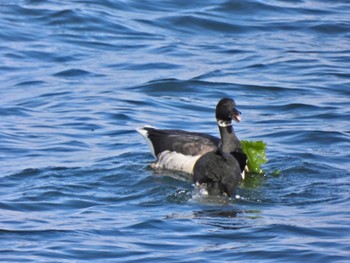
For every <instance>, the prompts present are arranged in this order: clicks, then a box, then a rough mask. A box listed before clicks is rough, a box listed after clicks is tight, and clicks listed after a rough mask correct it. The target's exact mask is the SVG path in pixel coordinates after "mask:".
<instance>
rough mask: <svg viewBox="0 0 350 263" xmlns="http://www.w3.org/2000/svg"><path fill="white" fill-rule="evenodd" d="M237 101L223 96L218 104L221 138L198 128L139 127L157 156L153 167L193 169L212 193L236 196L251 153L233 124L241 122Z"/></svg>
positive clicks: (198, 182) (217, 118)
mask: <svg viewBox="0 0 350 263" xmlns="http://www.w3.org/2000/svg"><path fill="white" fill-rule="evenodd" d="M240 115H241V112H239V111H238V110H237V109H236V103H235V102H234V100H232V99H229V98H223V99H221V100H220V101H219V103H218V104H217V106H216V120H217V124H218V127H219V131H220V137H221V139H219V138H217V137H214V136H211V135H208V134H204V133H197V132H188V131H182V130H161V129H155V128H153V127H149V126H145V127H143V128H139V129H137V131H138V132H139V133H140V134H141V135H142V136H143V137H144V138H145V140H146V142H147V144H148V146H149V148H150V150H151V152H152V154H153V156H154V157H155V158H156V159H157V160H156V162H155V163H153V164H152V167H153V168H165V169H170V170H177V171H182V172H186V173H189V174H191V175H192V176H193V182H194V183H196V184H200V185H202V184H204V185H205V186H206V190H207V192H208V194H210V195H228V196H232V195H233V194H234V193H235V189H236V187H237V185H238V183H239V182H240V180H241V179H244V169H245V166H246V163H247V156H246V155H245V154H244V153H243V151H242V146H241V142H240V141H239V139H238V138H237V137H236V135H235V133H234V130H233V128H232V120H234V121H236V122H240V120H241V117H240Z"/></svg>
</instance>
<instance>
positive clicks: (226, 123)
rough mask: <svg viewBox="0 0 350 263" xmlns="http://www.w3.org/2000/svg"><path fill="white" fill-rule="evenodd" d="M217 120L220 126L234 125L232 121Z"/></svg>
mask: <svg viewBox="0 0 350 263" xmlns="http://www.w3.org/2000/svg"><path fill="white" fill-rule="evenodd" d="M216 121H217V123H218V125H219V126H220V127H227V126H232V122H231V121H222V120H216Z"/></svg>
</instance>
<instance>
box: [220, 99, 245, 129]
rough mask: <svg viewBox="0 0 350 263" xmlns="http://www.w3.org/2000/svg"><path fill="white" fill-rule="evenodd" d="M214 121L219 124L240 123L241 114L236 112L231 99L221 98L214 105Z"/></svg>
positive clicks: (234, 104)
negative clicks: (219, 122)
mask: <svg viewBox="0 0 350 263" xmlns="http://www.w3.org/2000/svg"><path fill="white" fill-rule="evenodd" d="M215 115H216V119H217V120H218V121H221V122H225V123H231V122H232V120H234V121H235V122H240V121H241V112H240V111H239V110H237V108H236V103H235V101H234V100H233V99H229V98H223V99H221V100H220V101H219V102H218V104H217V105H216V111H215Z"/></svg>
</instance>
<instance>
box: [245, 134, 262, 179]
mask: <svg viewBox="0 0 350 263" xmlns="http://www.w3.org/2000/svg"><path fill="white" fill-rule="evenodd" d="M241 143H242V150H243V152H244V153H245V154H246V155H247V157H248V162H247V166H248V169H249V172H250V173H258V174H262V173H264V171H263V170H262V169H261V166H262V165H263V164H265V163H266V162H267V158H266V155H265V149H266V143H264V142H263V141H246V140H242V141H241Z"/></svg>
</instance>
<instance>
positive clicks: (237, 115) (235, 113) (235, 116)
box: [232, 108, 242, 123]
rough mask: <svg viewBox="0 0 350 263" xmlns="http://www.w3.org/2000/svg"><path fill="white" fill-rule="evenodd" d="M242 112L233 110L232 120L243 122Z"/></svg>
mask: <svg viewBox="0 0 350 263" xmlns="http://www.w3.org/2000/svg"><path fill="white" fill-rule="evenodd" d="M241 114H242V113H241V112H240V111H239V110H237V109H236V108H233V109H232V120H234V121H235V122H237V123H238V122H240V121H241Z"/></svg>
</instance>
